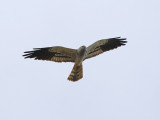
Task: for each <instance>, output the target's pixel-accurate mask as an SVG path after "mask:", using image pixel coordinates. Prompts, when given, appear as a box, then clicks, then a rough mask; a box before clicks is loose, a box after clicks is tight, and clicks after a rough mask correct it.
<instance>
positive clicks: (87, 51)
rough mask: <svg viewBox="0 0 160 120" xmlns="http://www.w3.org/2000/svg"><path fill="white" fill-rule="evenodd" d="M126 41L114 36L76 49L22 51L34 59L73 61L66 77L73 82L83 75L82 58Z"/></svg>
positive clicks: (48, 48) (110, 48)
mask: <svg viewBox="0 0 160 120" xmlns="http://www.w3.org/2000/svg"><path fill="white" fill-rule="evenodd" d="M126 43H127V41H126V38H120V37H115V38H109V39H102V40H98V41H97V42H95V43H93V44H91V45H90V46H88V47H86V46H81V47H80V48H78V49H71V48H66V47H61V46H55V47H45V48H34V49H33V51H26V52H24V53H25V54H24V55H23V56H24V57H25V58H34V59H35V60H48V61H54V62H73V63H74V67H73V69H72V71H71V73H70V75H69V77H68V80H70V81H73V82H75V81H78V80H79V79H81V78H82V77H83V69H82V62H83V61H84V60H86V59H88V58H91V57H94V56H97V55H99V54H101V53H103V52H106V51H109V50H112V49H115V48H117V47H120V46H123V45H125V44H126Z"/></svg>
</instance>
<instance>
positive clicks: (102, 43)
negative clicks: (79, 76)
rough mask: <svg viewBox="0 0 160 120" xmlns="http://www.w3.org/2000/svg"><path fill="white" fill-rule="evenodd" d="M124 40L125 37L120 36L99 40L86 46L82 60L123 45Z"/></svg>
mask: <svg viewBox="0 0 160 120" xmlns="http://www.w3.org/2000/svg"><path fill="white" fill-rule="evenodd" d="M125 40H126V38H120V37H116V38H109V39H102V40H99V41H97V42H95V43H93V44H91V45H90V46H88V47H87V50H86V51H87V52H86V55H85V57H84V60H85V59H88V58H91V57H94V56H96V55H99V54H101V53H103V52H106V51H109V50H112V49H115V48H117V47H120V46H122V45H125V43H126V42H127V41H125Z"/></svg>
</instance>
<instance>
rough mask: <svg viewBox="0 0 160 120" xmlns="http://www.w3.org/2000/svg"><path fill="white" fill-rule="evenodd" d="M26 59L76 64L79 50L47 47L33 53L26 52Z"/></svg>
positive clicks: (37, 49) (35, 49)
mask: <svg viewBox="0 0 160 120" xmlns="http://www.w3.org/2000/svg"><path fill="white" fill-rule="evenodd" d="M24 53H25V54H24V55H23V56H24V57H25V58H34V59H35V60H48V61H55V62H74V61H75V58H76V53H77V50H75V49H70V48H65V47H60V46H56V47H46V48H34V50H33V51H26V52H24Z"/></svg>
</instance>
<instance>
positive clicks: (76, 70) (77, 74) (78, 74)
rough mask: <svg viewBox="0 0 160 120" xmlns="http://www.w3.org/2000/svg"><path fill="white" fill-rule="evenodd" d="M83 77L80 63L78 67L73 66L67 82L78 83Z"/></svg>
mask: <svg viewBox="0 0 160 120" xmlns="http://www.w3.org/2000/svg"><path fill="white" fill-rule="evenodd" d="M82 77H83V69H82V63H81V64H80V65H77V64H75V65H74V67H73V69H72V72H71V73H70V75H69V77H68V80H69V81H72V82H75V81H78V80H79V79H81V78H82Z"/></svg>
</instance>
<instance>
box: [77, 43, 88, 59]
mask: <svg viewBox="0 0 160 120" xmlns="http://www.w3.org/2000/svg"><path fill="white" fill-rule="evenodd" d="M85 52H86V46H84V45H83V46H81V47H80V48H79V49H78V54H79V55H82V56H84V54H85Z"/></svg>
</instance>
